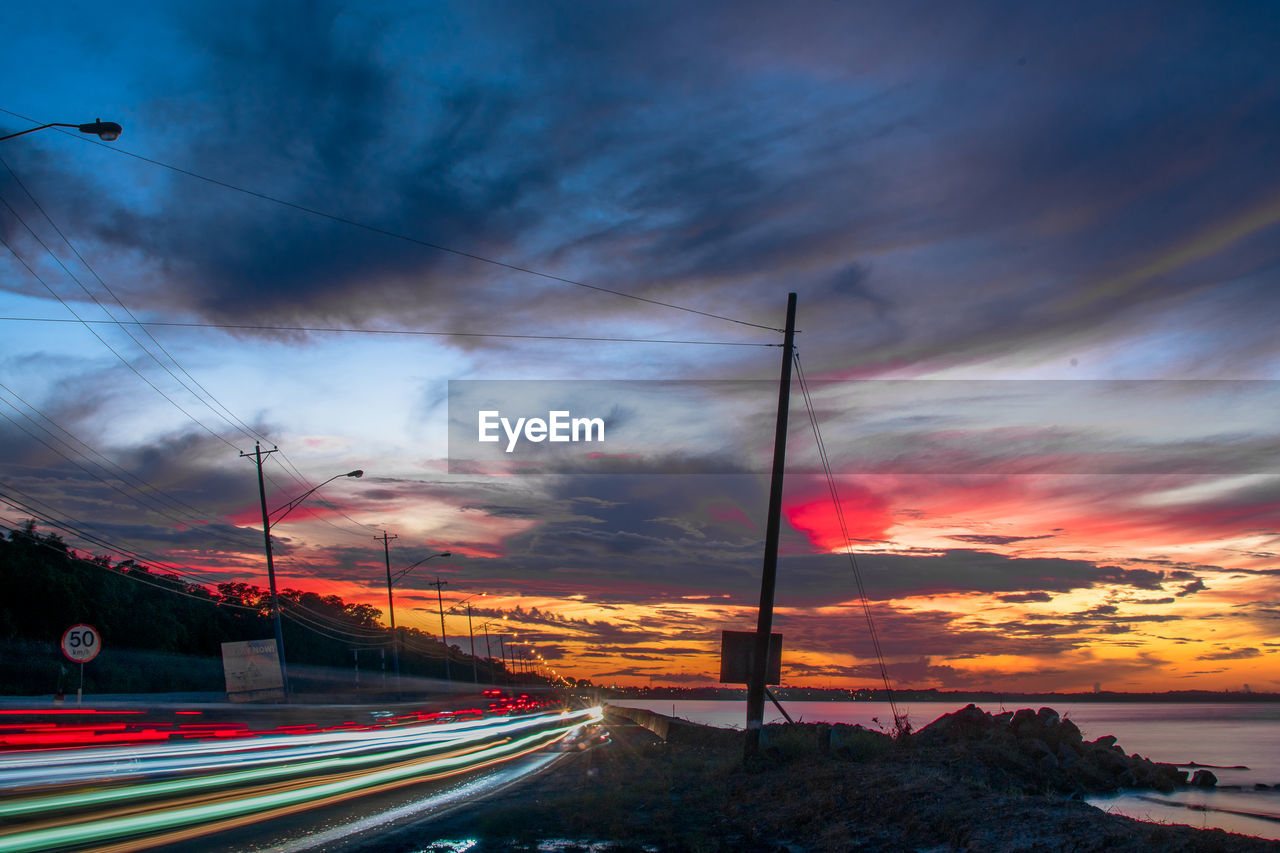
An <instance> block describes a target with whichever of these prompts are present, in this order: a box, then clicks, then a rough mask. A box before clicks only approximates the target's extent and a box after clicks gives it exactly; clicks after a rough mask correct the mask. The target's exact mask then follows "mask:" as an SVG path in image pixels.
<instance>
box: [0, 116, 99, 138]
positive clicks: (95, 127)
mask: <svg viewBox="0 0 1280 853" xmlns="http://www.w3.org/2000/svg"><path fill="white" fill-rule="evenodd" d="M46 127H74V128H75V129H76V130H78V131H80V132H81V133H92V134H93V135H95V136H97V137H98V138H99V139H101V140H102V141H103V142H115V141H116V140H117V139H119V138H120V134H121V133H122V132H123V128H121V127H120V125H118V124H116V123H115V122H114V121H103V120H102V119H96V120H94V121H91V122H89V123H87V124H63V123H62V122H59V121H55V122H50V123H49V124H42V125H40V126H39V127H29V128H27V129H26V130H20V131H18V132H17V133H10V134H9V135H8V136H0V142H4V141H5V140H6V139H13V138H14V137H15V136H22V135H24V134H27V133H35V132H36V131H37V130H44V129H45V128H46Z"/></svg>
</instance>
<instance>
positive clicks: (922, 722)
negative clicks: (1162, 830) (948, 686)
mask: <svg viewBox="0 0 1280 853" xmlns="http://www.w3.org/2000/svg"><path fill="white" fill-rule="evenodd" d="M612 704H615V705H626V706H630V707H632V708H647V709H649V710H651V711H656V712H658V713H660V714H671V715H673V716H676V717H680V718H682V719H686V720H691V721H693V722H696V723H706V724H708V725H713V726H725V727H728V728H737V729H740V728H742V727H743V725H744V724H745V722H746V719H745V718H746V703H745V702H743V701H729V702H719V701H700V700H697V701H695V700H688V701H676V702H672V701H670V700H665V701H664V700H652V701H641V700H631V699H619V700H616V701H614V702H613V703H612ZM976 704H977V705H978V707H980V708H982V710H984V711H990V712H992V713H999V712H1000V711H1005V710H1016V709H1017V708H1018V707H1020V706H1018V705H1016V704H1014V705H1008V706H1001V705H1000V704H998V703H976ZM963 705H964V703H954V702H947V703H942V702H913V703H909V704H907V703H902V704H900V705H899V710H900V711H903V712H905V713H906V714H907V715H908V718H909V720H910V721H911V725H912V727H913V728H916V729H919V728H923V727H924V726H926V725H928V724H929V723H931V722H933V721H934V720H936V719H937V718H938V717H940V716H942V715H943V714H948V713H950V712H952V711H954V710H956V709H957V708H960V707H962V706H963ZM783 707H785V708H786V709H787V713H789V714H790V715H791V717H792V719H794V720H797V721H803V722H808V723H817V722H827V723H850V724H858V725H861V726H865V727H867V728H870V729H876V728H880V729H884V730H888V729H890V728H892V724H893V714H892V713H891V712H890V710H889V705H888V703H885V702H785V703H783ZM1054 710H1056V711H1057V712H1058V713H1059V714H1061V715H1062V716H1064V717H1067V718H1069V719H1070V720H1072V721H1073V722H1074V723H1075V724H1076V725H1077V726H1079V727H1080V730H1081V731H1082V732H1084V736H1085V739H1086V740H1093V739H1094V738H1098V737H1102V736H1103V735H1115V736H1116V738H1117V739H1118V742H1119V744H1120V746H1121V747H1123V748H1124V750H1125V752H1127V753H1130V754H1132V753H1135V752H1136V753H1138V754H1139V755H1143V756H1146V757H1147V758H1150V759H1151V760H1152V761H1160V762H1165V763H1168V764H1180V765H1184V766H1185V765H1186V764H1188V763H1190V762H1196V763H1197V764H1216V765H1220V766H1233V765H1243V766H1245V767H1247V768H1248V769H1247V770H1226V769H1217V768H1214V770H1213V773H1214V775H1216V776H1217V777H1218V785H1219V789H1218V790H1215V791H1199V790H1196V791H1190V790H1187V791H1179V792H1177V793H1174V794H1167V795H1166V794H1158V793H1151V794H1147V793H1145V792H1144V793H1142V794H1122V795H1119V796H1116V797H1091V798H1090V799H1089V802H1090V803H1093V804H1094V805H1096V806H1098V807H1099V808H1103V809H1106V810H1108V811H1114V812H1116V813H1118V814H1124V815H1128V816H1130V817H1135V818H1139V819H1141V820H1152V821H1160V822H1165V823H1185V824H1189V825H1191V826H1201V827H1217V828H1220V829H1227V830H1230V831H1231V832H1240V833H1245V834H1248V835H1256V836H1259V837H1262V838H1277V839H1280V790H1266V791H1255V790H1253V785H1254V783H1257V782H1261V783H1263V784H1266V785H1272V786H1277V785H1280V704H1272V703H1261V702H1257V703H1248V704H1235V703H1222V704H1208V703H1205V704H1200V703H1197V704H1185V705H1183V704H1165V703H1145V702H1080V703H1075V704H1071V703H1058V704H1056V705H1055V706H1054ZM765 722H767V723H772V722H784V721H783V719H782V715H781V714H779V713H778V710H777V709H776V708H774V707H773V706H772V705H766V707H765ZM1232 786H1239V787H1238V788H1235V787H1232ZM1237 813H1242V814H1237Z"/></svg>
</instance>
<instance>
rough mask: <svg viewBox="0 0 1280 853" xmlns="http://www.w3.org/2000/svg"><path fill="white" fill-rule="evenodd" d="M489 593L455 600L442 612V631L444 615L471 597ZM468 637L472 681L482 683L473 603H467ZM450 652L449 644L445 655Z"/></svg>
mask: <svg viewBox="0 0 1280 853" xmlns="http://www.w3.org/2000/svg"><path fill="white" fill-rule="evenodd" d="M437 591H438V590H437ZM488 594H489V593H487V592H473V593H471V594H470V595H468V596H467V597H466V598H463V599H460V600H459V601H455V602H454V603H453V606H452V607H450V608H449V609H448V610H446V611H445V612H444V613H443V614H441V617H440V621H441V625H442V627H441V631H443V630H444V628H443V623H444V617H445V616H446V615H448V614H450V613H452V612H453V611H455V610H457V609H458V608H459V607H461V606H462V605H463V604H466V603H467V602H469V601H470V600H471V599H473V598H475V597H476V596H478V595H479V596H485V595H488ZM467 638H468V640H467V642H468V647H469V648H470V649H471V681H472V682H473V683H475V684H479V683H480V670H479V668H478V666H477V664H476V633H475V631H474V630H473V629H472V627H471V605H470V604H467ZM448 653H449V648H448V646H446V647H445V655H446V657H447V655H448Z"/></svg>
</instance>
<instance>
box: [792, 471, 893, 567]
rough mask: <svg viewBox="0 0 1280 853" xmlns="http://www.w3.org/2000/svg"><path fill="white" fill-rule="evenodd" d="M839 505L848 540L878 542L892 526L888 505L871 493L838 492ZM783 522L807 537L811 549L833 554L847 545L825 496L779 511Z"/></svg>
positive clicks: (856, 490) (857, 490)
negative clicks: (783, 518) (783, 517)
mask: <svg viewBox="0 0 1280 853" xmlns="http://www.w3.org/2000/svg"><path fill="white" fill-rule="evenodd" d="M840 505H841V506H842V508H843V509H844V521H845V526H846V528H847V530H848V534H849V539H852V540H864V541H865V540H871V541H882V540H884V539H886V538H887V533H888V530H889V528H890V527H892V526H893V514H892V513H891V512H890V508H889V502H888V501H887V500H885V499H884V498H882V497H880V496H879V495H877V494H875V493H874V492H872V491H870V490H868V489H865V488H861V487H858V486H849V485H845V486H842V487H841V488H840ZM782 511H783V513H784V514H785V515H786V517H787V521H788V522H790V523H791V526H792V527H794V528H795V529H796V530H799V531H801V532H803V533H804V534H805V535H806V536H808V537H809V541H810V542H812V543H813V545H814V547H816V548H819V549H821V550H823V551H835V550H838V549H841V548H844V547H845V546H847V545H848V544H849V543H848V541H847V540H846V539H845V536H844V533H843V532H842V531H841V530H840V522H839V518H838V516H837V515H836V510H835V506H834V505H833V504H832V502H831V498H830V496H829V495H823V496H821V497H818V498H816V499H814V500H808V501H805V502H803V503H797V504H792V505H791V506H787V505H786V504H785V503H784V504H783V507H782Z"/></svg>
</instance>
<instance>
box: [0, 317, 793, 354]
mask: <svg viewBox="0 0 1280 853" xmlns="http://www.w3.org/2000/svg"><path fill="white" fill-rule="evenodd" d="M0 321H5V322H13V323H75V324H96V325H109V326H153V327H157V328H159V327H172V328H179V329H182V328H186V329H230V330H240V331H252V332H328V333H333V334H353V335H416V336H428V337H441V338H512V339H516V340H533V341H592V342H605V343H620V344H683V345H689V346H707V347H780V346H782V344H770V343H761V342H759V341H697V340H673V339H669V338H616V337H608V336H604V335H517V334H507V333H502V332H441V331H435V330H427V329H361V328H356V327H350V326H271V325H265V324H250V323H179V322H173V321H164V320H81V319H74V320H73V319H68V318H66V317H0Z"/></svg>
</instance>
